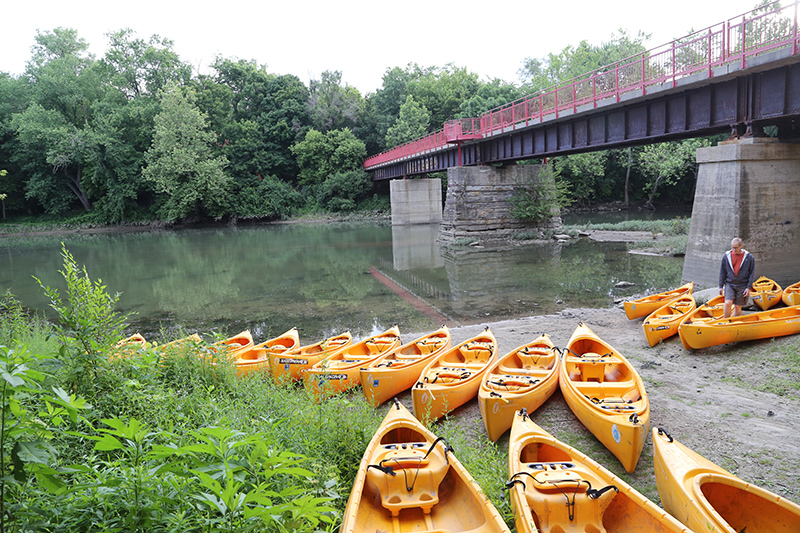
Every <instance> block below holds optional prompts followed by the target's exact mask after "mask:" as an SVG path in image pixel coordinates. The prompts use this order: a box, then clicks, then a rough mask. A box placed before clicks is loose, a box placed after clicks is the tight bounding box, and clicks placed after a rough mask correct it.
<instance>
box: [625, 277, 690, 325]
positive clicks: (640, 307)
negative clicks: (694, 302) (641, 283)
mask: <svg viewBox="0 0 800 533" xmlns="http://www.w3.org/2000/svg"><path fill="white" fill-rule="evenodd" d="M693 290H694V283H693V282H691V281H690V282H689V283H687V284H686V285H682V286H680V287H678V288H677V289H673V290H671V291H665V292H659V293H657V294H651V295H650V296H645V297H643V298H638V299H636V300H630V301H628V302H625V304H624V306H625V315H627V317H628V318H629V319H631V320H633V319H634V318H639V317H642V316H647V315H649V314H650V313H652V312H653V311H655V310H656V309H658V308H659V307H662V306H664V305H666V304H668V303H669V302H671V301H673V300H676V299H677V298H680V297H681V296H686V295H687V294H692V291H693Z"/></svg>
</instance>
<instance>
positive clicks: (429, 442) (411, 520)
mask: <svg viewBox="0 0 800 533" xmlns="http://www.w3.org/2000/svg"><path fill="white" fill-rule="evenodd" d="M376 532H384V533H399V532H419V533H423V532H427V533H434V532H437V533H450V532H452V533H456V532H473V533H509V530H508V527H507V526H506V524H505V522H504V521H503V519H502V517H501V516H500V513H499V512H498V511H497V509H496V508H495V507H494V505H492V503H491V502H490V501H489V499H488V498H487V497H486V495H485V494H484V493H483V491H481V489H480V487H479V486H478V484H477V483H476V482H475V480H474V479H473V478H472V476H471V475H470V474H469V472H467V470H466V469H465V468H464V467H463V466H462V464H461V463H460V462H459V460H458V459H457V458H456V457H455V455H454V452H453V449H452V448H451V447H450V445H449V444H447V441H446V440H444V439H442V438H437V437H436V435H434V434H433V433H431V432H430V431H429V430H428V429H426V428H425V426H423V425H422V424H421V423H420V422H419V421H418V420H417V419H416V418H414V417H413V416H412V415H411V413H410V412H408V410H407V409H406V408H405V407H403V406H402V405H401V404H400V403H399V402H395V404H394V405H393V406H392V407H390V408H389V412H388V413H387V415H386V418H384V419H383V422H382V423H381V425H380V427H379V428H378V431H376V432H375V435H374V436H373V437H372V440H370V442H369V444H368V445H367V449H366V451H365V452H364V457H363V458H362V459H361V465H360V466H359V468H358V474H357V475H356V480H355V483H354V484H353V488H352V490H351V491H350V498H349V499H348V500H347V506H346V507H345V510H344V517H343V521H342V525H341V527H340V528H339V533H376Z"/></svg>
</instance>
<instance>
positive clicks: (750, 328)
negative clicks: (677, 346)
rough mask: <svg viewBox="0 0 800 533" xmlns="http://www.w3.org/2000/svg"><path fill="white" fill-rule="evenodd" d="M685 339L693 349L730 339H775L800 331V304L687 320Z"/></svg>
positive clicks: (684, 329)
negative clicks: (755, 311)
mask: <svg viewBox="0 0 800 533" xmlns="http://www.w3.org/2000/svg"><path fill="white" fill-rule="evenodd" d="M679 332H680V335H681V339H682V340H684V346H688V347H689V349H691V348H694V349H695V350H699V349H701V348H708V347H709V346H717V345H720V344H728V343H729V342H742V341H751V340H756V339H771V338H772V337H781V336H784V335H794V334H796V333H800V306H792V307H778V308H775V309H770V310H768V311H760V312H758V313H749V314H746V315H741V316H734V317H731V318H717V319H714V320H708V321H696V320H695V321H692V322H688V321H687V322H684V323H683V324H681V325H680V330H679Z"/></svg>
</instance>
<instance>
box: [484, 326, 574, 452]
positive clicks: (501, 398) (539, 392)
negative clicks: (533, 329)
mask: <svg viewBox="0 0 800 533" xmlns="http://www.w3.org/2000/svg"><path fill="white" fill-rule="evenodd" d="M558 363H559V352H558V348H556V347H555V345H554V344H553V341H551V340H550V337H548V336H547V335H546V334H542V335H540V336H538V337H537V338H536V339H534V340H533V341H531V342H529V343H528V344H524V345H522V346H519V347H518V348H515V349H514V350H511V351H510V352H508V353H507V354H505V355H504V356H502V357H500V358H499V359H498V361H497V362H496V363H494V364H493V365H492V366H491V367H490V368H489V370H488V371H487V373H486V376H485V377H484V378H483V380H482V381H481V387H480V389H478V405H479V406H480V409H481V417H482V418H483V425H484V426H485V427H486V434H487V435H489V439H490V440H491V441H492V442H495V441H497V439H499V438H500V436H501V435H502V434H503V433H505V432H506V430H508V429H509V428H510V427H511V423H512V422H513V421H514V415H515V414H516V412H517V411H519V410H520V409H523V408H524V409H527V411H528V412H529V413H532V412H533V411H535V410H536V409H538V408H539V406H540V405H542V404H543V403H544V402H546V401H547V399H548V398H550V396H552V395H553V392H555V390H556V389H557V388H558V369H559V364H558Z"/></svg>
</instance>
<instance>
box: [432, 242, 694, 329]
mask: <svg viewBox="0 0 800 533" xmlns="http://www.w3.org/2000/svg"><path fill="white" fill-rule="evenodd" d="M682 264H683V261H682V260H680V259H675V258H664V257H652V256H642V255H632V254H629V253H627V248H626V246H625V244H624V243H597V242H591V241H583V240H582V241H573V242H570V243H568V244H565V245H563V246H562V245H558V244H544V245H535V246H525V247H520V248H516V249H509V250H486V249H483V250H481V249H466V250H456V251H452V250H451V251H449V252H448V256H446V263H445V268H446V270H447V275H448V279H449V281H450V288H451V294H452V300H453V301H452V313H454V314H457V315H460V316H461V317H463V318H465V319H470V318H471V319H473V320H477V319H481V318H485V317H487V316H489V317H493V318H494V319H498V318H502V317H511V316H519V315H521V314H526V313H530V314H548V313H552V312H556V311H558V310H560V309H563V308H564V307H582V306H586V307H602V306H606V305H611V304H612V303H613V299H614V298H615V297H619V296H625V295H626V294H625V292H624V291H617V290H616V289H614V285H615V284H616V283H617V282H619V281H621V280H623V279H624V280H626V281H630V282H633V283H636V288H637V289H638V290H641V291H646V292H657V290H664V289H668V288H674V287H676V286H677V285H678V284H679V282H680V279H681V271H682ZM629 292H630V291H629ZM558 302H561V303H558Z"/></svg>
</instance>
